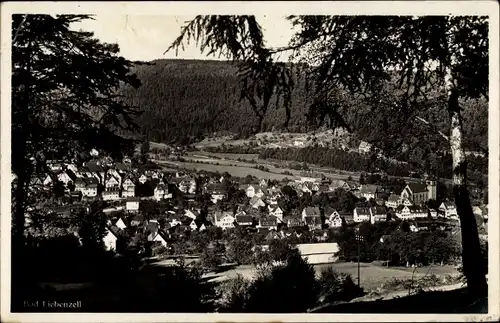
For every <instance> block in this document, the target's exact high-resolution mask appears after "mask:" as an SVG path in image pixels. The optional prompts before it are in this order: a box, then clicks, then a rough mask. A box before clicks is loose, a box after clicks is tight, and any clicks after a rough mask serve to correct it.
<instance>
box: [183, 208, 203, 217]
mask: <svg viewBox="0 0 500 323" xmlns="http://www.w3.org/2000/svg"><path fill="white" fill-rule="evenodd" d="M199 215H200V212H199V211H198V210H194V209H188V210H184V216H187V217H188V218H190V219H196V218H197V217H198V216H199Z"/></svg>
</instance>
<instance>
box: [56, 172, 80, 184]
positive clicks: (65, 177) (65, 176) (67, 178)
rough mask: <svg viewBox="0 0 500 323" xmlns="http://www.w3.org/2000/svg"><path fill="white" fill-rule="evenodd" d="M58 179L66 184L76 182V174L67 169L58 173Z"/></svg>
mask: <svg viewBox="0 0 500 323" xmlns="http://www.w3.org/2000/svg"><path fill="white" fill-rule="evenodd" d="M57 180H58V181H60V182H62V183H64V185H68V184H69V183H74V182H75V180H76V175H75V173H73V171H71V170H69V169H67V170H65V171H63V172H60V173H59V174H57Z"/></svg>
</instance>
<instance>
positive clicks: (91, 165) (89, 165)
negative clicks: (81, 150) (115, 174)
mask: <svg viewBox="0 0 500 323" xmlns="http://www.w3.org/2000/svg"><path fill="white" fill-rule="evenodd" d="M85 166H86V167H87V169H88V170H89V172H91V173H99V172H104V169H103V168H102V166H101V165H97V164H96V163H87V164H86V165H85Z"/></svg>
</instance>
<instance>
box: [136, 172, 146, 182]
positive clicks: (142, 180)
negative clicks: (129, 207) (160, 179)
mask: <svg viewBox="0 0 500 323" xmlns="http://www.w3.org/2000/svg"><path fill="white" fill-rule="evenodd" d="M137 180H138V181H139V183H141V184H144V183H146V182H147V181H148V177H147V176H146V175H145V174H141V176H139V178H138V179H137Z"/></svg>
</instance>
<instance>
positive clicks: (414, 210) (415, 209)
mask: <svg viewBox="0 0 500 323" xmlns="http://www.w3.org/2000/svg"><path fill="white" fill-rule="evenodd" d="M428 214H429V213H428V210H427V209H426V208H424V207H421V206H417V205H410V206H406V205H400V206H398V207H397V209H396V215H397V216H398V217H399V218H401V219H403V220H410V219H412V220H413V219H416V218H426V217H427V216H428Z"/></svg>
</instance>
